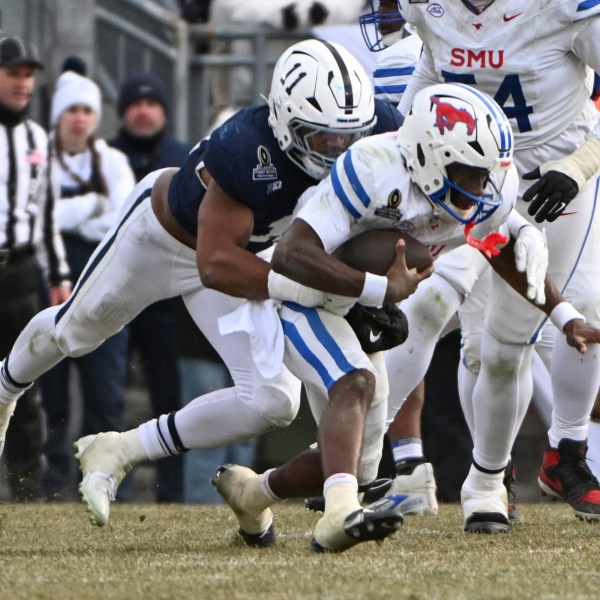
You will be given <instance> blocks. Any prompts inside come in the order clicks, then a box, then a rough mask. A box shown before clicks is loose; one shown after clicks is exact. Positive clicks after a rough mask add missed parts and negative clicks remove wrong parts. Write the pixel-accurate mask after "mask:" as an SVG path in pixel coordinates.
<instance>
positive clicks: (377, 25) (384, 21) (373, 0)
mask: <svg viewBox="0 0 600 600" xmlns="http://www.w3.org/2000/svg"><path fill="white" fill-rule="evenodd" d="M369 4H370V5H371V12H369V13H365V14H363V15H361V16H360V17H359V18H358V21H359V24H360V30H361V33H362V36H363V40H364V41H365V44H366V45H367V48H368V49H369V50H370V51H371V52H380V51H381V50H385V49H386V48H389V47H390V46H391V45H393V44H395V43H396V42H398V41H400V40H401V39H402V38H403V37H404V35H405V32H404V27H405V25H406V21H405V20H404V17H403V16H402V15H401V14H400V11H399V10H398V3H397V2H396V1H395V0H383V1H382V0H369Z"/></svg>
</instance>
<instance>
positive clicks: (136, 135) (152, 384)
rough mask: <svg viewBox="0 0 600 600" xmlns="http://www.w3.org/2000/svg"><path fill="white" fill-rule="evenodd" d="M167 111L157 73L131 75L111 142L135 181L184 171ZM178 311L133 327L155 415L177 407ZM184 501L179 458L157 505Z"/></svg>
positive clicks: (157, 307)
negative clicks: (156, 173)
mask: <svg viewBox="0 0 600 600" xmlns="http://www.w3.org/2000/svg"><path fill="white" fill-rule="evenodd" d="M168 108H169V107H168V101H167V93H166V90H165V86H164V85H163V83H162V81H161V80H160V79H159V78H158V77H156V76H155V75H153V74H150V73H142V74H137V75H133V76H132V77H129V78H128V79H126V80H125V81H124V82H123V84H122V85H121V88H120V91H119V96H118V100H117V112H118V114H119V116H120V117H121V128H120V130H119V133H118V134H117V135H116V136H115V137H114V138H112V139H110V140H109V141H108V143H109V144H110V145H111V146H114V147H115V148H118V149H119V150H121V151H122V152H124V153H125V154H126V155H127V157H128V158H129V162H130V164H131V167H132V169H133V172H134V174H135V178H136V181H140V180H141V179H143V178H144V177H145V176H146V175H147V174H148V173H150V172H151V171H155V170H157V169H162V168H165V167H178V166H181V165H183V163H184V162H185V160H186V158H187V155H188V151H189V149H190V147H189V146H188V145H186V144H184V143H183V142H180V141H178V140H176V139H175V138H173V137H171V136H170V135H168V134H167V117H168ZM176 306H177V300H176V299H170V300H163V301H161V302H158V303H156V304H153V305H151V306H149V307H148V308H146V309H145V310H144V311H142V312H141V313H140V314H139V315H138V316H137V317H136V318H135V319H134V320H133V321H132V322H131V323H130V324H129V335H130V352H132V351H133V350H135V349H138V350H139V352H140V354H141V359H142V367H143V369H144V372H145V375H146V381H147V384H148V392H149V395H150V402H151V404H152V411H153V412H154V413H156V415H160V414H163V413H168V412H171V411H175V410H178V408H179V396H180V393H179V375H178V371H177V352H176V339H175V331H176V327H177V325H176V312H175V311H176ZM130 360H131V356H130ZM120 492H121V494H122V496H121V499H122V500H125V499H128V498H127V495H128V494H127V490H125V492H124V494H123V489H121V490H120ZM182 498H183V460H182V457H180V456H177V457H172V458H169V459H167V460H165V461H162V462H161V463H159V464H157V491H156V500H157V501H158V502H181V501H182Z"/></svg>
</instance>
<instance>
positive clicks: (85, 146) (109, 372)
mask: <svg viewBox="0 0 600 600" xmlns="http://www.w3.org/2000/svg"><path fill="white" fill-rule="evenodd" d="M101 112H102V97H101V94H100V89H99V88H98V86H97V85H96V84H95V83H94V82H93V81H92V80H91V79H88V78H87V77H83V76H81V75H79V74H77V73H75V72H73V71H67V72H65V73H63V74H62V75H61V76H60V77H59V78H58V81H57V83H56V91H55V93H54V96H53V98H52V106H51V113H50V121H51V127H52V131H51V136H50V137H51V142H52V148H53V154H54V159H55V161H54V165H53V166H54V168H55V172H56V176H57V177H58V179H59V182H60V198H59V199H58V202H57V208H58V227H59V229H60V231H61V233H62V235H63V239H64V242H65V247H66V251H67V259H68V261H69V264H70V266H71V271H72V274H73V279H74V280H75V279H79V277H80V276H81V273H82V271H83V268H84V266H85V264H86V263H87V261H88V259H89V258H90V256H91V255H92V253H93V252H94V250H95V249H96V246H97V245H98V243H99V242H100V240H101V239H102V238H103V237H104V234H105V233H106V232H107V231H108V230H109V228H110V227H111V226H112V225H113V223H114V222H115V221H116V218H117V214H118V212H119V209H120V208H121V204H122V203H123V201H124V200H125V198H126V197H127V194H128V193H129V192H130V191H131V190H132V189H133V187H134V185H135V178H134V175H133V171H132V170H131V168H130V166H129V162H128V160H127V157H126V156H125V155H124V154H123V153H122V152H120V151H119V150H116V149H115V148H111V147H109V146H108V145H107V143H106V142H105V141H104V140H98V139H95V137H94V132H95V130H96V129H97V127H98V124H99V121H100V117H101ZM127 346H128V336H127V330H124V331H123V332H121V333H119V334H117V335H116V336H114V337H112V338H110V339H109V340H107V342H106V343H104V344H103V345H102V346H100V347H99V348H98V349H97V350H95V351H94V352H92V353H91V354H89V355H87V356H85V357H80V358H75V359H68V360H65V361H63V362H61V363H60V364H59V365H57V366H56V367H55V368H53V369H52V370H50V371H49V372H48V373H47V374H46V375H45V376H44V377H43V378H42V380H41V381H42V396H43V402H44V407H45V409H46V412H47V414H48V441H47V444H46V454H47V456H48V471H47V476H46V481H45V493H46V497H47V498H48V499H51V500H52V499H54V500H59V499H65V498H66V499H69V497H70V495H72V494H75V492H76V490H75V482H74V481H71V480H70V479H71V472H72V471H73V469H72V468H71V460H72V459H71V451H70V444H69V440H68V435H67V431H68V427H69V416H70V415H69V408H70V404H71V403H70V399H69V374H70V371H71V365H73V364H74V365H76V366H77V368H78V370H79V373H80V375H81V378H80V379H81V390H82V401H83V410H82V412H83V420H82V426H81V427H82V430H81V433H83V434H86V433H98V432H100V431H107V430H112V429H117V430H121V429H122V420H121V417H122V414H123V405H124V398H125V391H126V385H127V381H126V378H127Z"/></svg>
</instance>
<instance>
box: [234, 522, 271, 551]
mask: <svg viewBox="0 0 600 600" xmlns="http://www.w3.org/2000/svg"><path fill="white" fill-rule="evenodd" d="M238 533H239V534H240V535H241V536H242V539H243V540H244V543H245V544H246V546H251V547H253V548H270V547H271V546H274V545H275V544H276V539H275V527H274V526H273V523H271V525H270V526H269V527H268V528H267V529H265V530H264V531H263V532H262V533H248V532H247V531H244V530H243V529H241V528H240V529H239V530H238Z"/></svg>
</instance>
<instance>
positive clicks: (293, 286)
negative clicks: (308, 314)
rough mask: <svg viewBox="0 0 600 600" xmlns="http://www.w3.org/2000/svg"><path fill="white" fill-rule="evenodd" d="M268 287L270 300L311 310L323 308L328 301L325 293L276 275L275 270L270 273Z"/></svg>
mask: <svg viewBox="0 0 600 600" xmlns="http://www.w3.org/2000/svg"><path fill="white" fill-rule="evenodd" d="M267 285H268V289H269V298H273V299H275V300H289V301H291V302H296V303H298V304H301V305H302V306H307V307H309V308H310V307H313V306H323V304H324V303H325V300H326V296H325V293H324V292H321V291H320V290H315V289H313V288H310V287H308V286H306V285H302V284H301V283H298V282H297V281H294V280H293V279H290V278H289V277H286V276H285V275H282V274H281V273H275V271H273V269H271V270H270V271H269V275H268V279H267Z"/></svg>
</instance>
